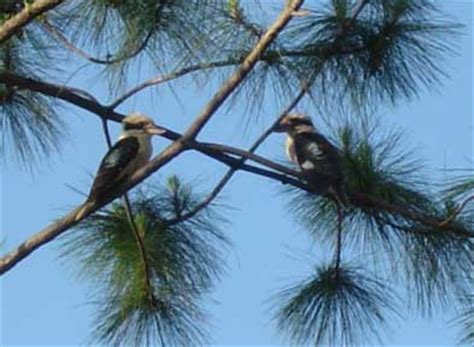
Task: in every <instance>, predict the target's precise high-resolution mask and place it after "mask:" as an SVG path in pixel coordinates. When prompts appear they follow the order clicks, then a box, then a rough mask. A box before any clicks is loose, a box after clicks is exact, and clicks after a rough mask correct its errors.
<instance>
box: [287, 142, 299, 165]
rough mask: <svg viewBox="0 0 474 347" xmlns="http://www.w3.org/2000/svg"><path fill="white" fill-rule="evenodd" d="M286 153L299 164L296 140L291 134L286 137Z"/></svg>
mask: <svg viewBox="0 0 474 347" xmlns="http://www.w3.org/2000/svg"><path fill="white" fill-rule="evenodd" d="M286 155H287V156H288V158H290V160H291V161H292V162H293V163H295V164H298V157H297V156H296V149H295V141H294V140H293V138H292V137H291V136H288V137H287V138H286Z"/></svg>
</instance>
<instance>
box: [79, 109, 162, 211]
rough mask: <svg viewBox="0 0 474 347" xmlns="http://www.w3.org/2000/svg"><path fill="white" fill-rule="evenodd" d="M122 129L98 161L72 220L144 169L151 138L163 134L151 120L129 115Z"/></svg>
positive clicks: (137, 114)
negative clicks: (80, 204)
mask: <svg viewBox="0 0 474 347" xmlns="http://www.w3.org/2000/svg"><path fill="white" fill-rule="evenodd" d="M122 125H123V128H122V133H121V134H120V136H119V139H118V141H117V142H116V143H115V144H114V145H113V146H112V147H111V148H110V149H109V151H108V152H107V153H106V154H105V156H104V158H103V159H102V161H101V163H100V166H99V169H98V171H97V174H96V176H95V179H94V183H93V184H92V188H91V190H90V193H89V196H88V198H87V200H86V202H85V203H84V205H83V207H82V208H81V211H80V212H79V213H78V214H77V217H76V220H78V219H81V218H82V217H83V215H84V213H85V209H86V208H87V207H88V206H90V205H93V204H96V203H98V202H99V203H100V201H101V200H102V199H104V198H106V197H107V196H108V195H109V194H110V193H111V192H112V191H113V190H114V189H116V188H117V187H118V186H120V185H121V184H122V183H123V182H124V181H125V180H126V179H127V178H128V177H130V176H131V175H133V173H135V172H136V171H137V170H138V169H140V168H141V167H142V166H144V165H145V164H146V163H147V162H148V160H149V159H150V157H151V153H152V144H151V136H152V135H160V134H162V133H164V132H165V131H164V130H163V129H161V128H159V127H157V126H156V125H155V123H154V122H153V120H151V119H150V118H148V117H147V116H144V115H142V114H140V113H132V114H131V115H129V116H127V117H125V118H124V119H123V121H122Z"/></svg>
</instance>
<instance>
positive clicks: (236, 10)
mask: <svg viewBox="0 0 474 347" xmlns="http://www.w3.org/2000/svg"><path fill="white" fill-rule="evenodd" d="M463 30H464V28H463V27H462V26H461V25H459V24H457V23H456V22H454V21H452V20H450V19H449V18H448V17H447V16H446V15H445V14H444V13H442V11H441V10H440V9H439V8H438V7H437V5H436V3H433V2H431V1H428V0H359V1H356V0H328V1H317V2H311V1H307V2H304V1H303V0H289V1H286V3H285V5H284V6H282V5H281V4H280V5H279V7H278V8H274V7H273V6H270V5H268V3H265V2H263V1H256V0H255V1H239V0H222V1H211V0H173V1H171V0H153V1H152V0H138V1H130V0H90V1H89V0H77V1H57V0H56V1H55V0H36V1H24V0H21V1H17V0H6V1H3V2H2V4H1V6H0V45H1V46H0V62H1V69H0V110H1V114H0V117H1V122H0V124H1V132H2V144H1V150H2V155H3V157H4V158H5V161H7V160H8V161H14V162H15V165H17V166H18V167H19V168H23V167H27V168H28V169H30V170H35V168H37V167H38V166H40V165H41V164H42V163H43V162H44V160H45V158H48V157H51V156H55V155H57V154H58V153H59V152H60V149H61V147H62V145H63V142H64V141H67V138H68V137H67V136H65V134H67V133H68V132H70V131H71V129H68V118H67V117H68V116H67V115H66V114H65V112H63V110H65V109H69V108H67V107H68V106H71V105H72V106H74V107H76V108H79V109H82V110H83V111H87V112H84V114H92V115H94V116H96V117H99V118H100V120H101V122H102V123H101V124H102V125H103V131H104V136H105V137H106V139H107V142H108V143H109V144H110V143H111V140H110V135H109V130H108V127H109V125H110V124H111V123H118V122H120V121H121V120H122V119H123V118H124V116H125V115H124V114H122V113H121V112H119V111H118V109H119V108H120V106H121V105H123V104H124V103H125V102H127V101H129V100H130V99H131V98H142V99H141V100H146V98H149V95H148V96H144V94H143V91H145V90H149V89H154V88H157V86H158V85H169V86H170V88H173V90H175V94H176V96H177V98H178V99H179V95H180V94H181V91H184V90H186V87H187V86H186V85H179V84H175V83H174V82H176V81H179V80H180V79H183V78H185V77H191V78H192V79H193V80H194V81H195V82H196V83H197V84H198V85H199V86H200V88H201V89H204V88H205V89H207V90H210V91H213V90H215V84H216V83H217V82H216V81H221V82H222V81H223V82H222V83H221V85H220V87H219V88H218V90H217V92H216V93H215V94H213V96H212V97H211V98H210V99H209V100H208V102H207V104H206V105H205V107H203V109H202V111H201V112H200V113H199V114H198V115H197V116H196V117H195V118H194V119H193V120H192V121H191V122H189V124H186V123H184V124H183V127H184V129H186V130H185V131H184V132H183V133H178V132H176V131H173V130H171V129H166V132H165V133H164V134H163V135H162V136H163V137H165V138H167V139H169V140H171V141H172V142H171V144H170V145H169V146H168V147H167V148H166V149H165V150H163V151H162V152H161V153H159V154H158V155H157V156H156V157H154V158H153V159H152V160H151V161H150V162H149V163H148V164H147V165H146V166H145V167H144V168H143V169H142V170H140V171H139V172H138V173H137V174H135V175H133V176H132V177H131V178H129V179H128V180H127V181H126V182H125V183H124V184H122V185H121V186H120V187H118V188H117V189H116V191H113V192H110V195H109V196H108V197H107V198H106V199H104V201H101V202H100V203H96V204H94V205H92V206H89V207H88V208H87V211H86V213H85V214H84V218H82V220H78V219H77V218H76V217H77V215H78V212H79V210H80V207H78V208H76V209H73V210H72V211H71V212H70V213H68V214H66V215H65V216H64V217H62V218H60V219H58V220H57V221H54V222H52V224H51V225H49V226H47V227H46V228H45V229H43V230H41V231H40V232H38V233H37V234H34V235H32V236H31V238H29V239H28V240H26V241H25V242H24V243H23V244H21V245H19V246H18V247H17V248H15V249H13V250H12V251H10V252H9V253H6V254H5V255H4V256H3V257H2V259H1V261H0V269H1V271H0V272H1V273H2V274H3V273H5V272H7V271H10V270H13V268H14V267H15V265H16V264H18V263H19V262H20V261H22V260H23V259H25V258H27V257H28V256H29V255H30V254H31V253H32V252H33V251H35V250H36V249H38V248H40V247H41V246H43V245H45V244H47V243H49V242H52V241H53V240H54V239H55V238H56V237H57V236H60V235H61V237H60V238H59V239H58V241H55V242H57V243H58V244H60V247H61V249H62V256H61V257H62V258H64V259H65V260H66V261H67V262H71V263H72V264H74V265H75V268H76V269H77V271H78V274H79V275H80V278H82V279H84V281H87V282H89V283H91V286H92V288H93V289H92V290H91V292H92V295H94V296H95V299H96V302H97V307H96V309H97V311H96V312H97V314H96V317H95V321H94V327H95V329H94V331H92V334H91V339H92V341H94V342H99V343H106V344H113V345H115V344H124V345H141V344H146V345H196V344H200V343H206V342H208V337H209V336H208V333H207V331H206V321H207V312H206V309H205V307H206V301H207V300H208V299H209V298H210V297H211V294H212V289H213V288H214V287H215V285H216V282H217V281H218V279H219V277H220V275H221V274H222V273H223V271H224V269H225V265H224V264H225V260H224V256H223V250H224V249H226V248H228V247H229V245H230V241H229V238H228V236H227V235H226V233H225V228H224V225H225V223H226V218H225V217H224V216H223V214H222V211H220V210H219V204H217V203H216V198H217V197H218V196H219V194H220V192H221V190H222V189H223V188H224V187H225V186H226V185H227V183H228V182H229V180H230V179H231V177H232V176H233V175H235V174H236V173H238V172H240V171H246V172H250V173H253V174H255V175H259V176H262V177H264V178H269V179H272V180H274V181H277V182H281V183H284V184H285V189H284V194H283V197H284V198H287V199H288V205H289V210H291V212H292V213H293V214H294V217H295V219H296V220H297V221H298V222H299V223H300V224H301V225H302V226H303V227H304V228H305V229H306V230H307V231H308V233H309V235H310V236H311V237H312V239H314V241H315V242H317V243H318V244H323V245H325V246H327V247H329V248H332V249H333V251H334V252H333V253H334V256H333V257H331V258H329V259H327V261H326V263H321V264H318V265H317V267H316V269H315V270H314V272H313V273H310V274H308V278H307V279H306V280H305V281H303V282H301V283H295V284H294V285H292V286H289V287H288V288H284V289H282V290H281V292H279V293H278V294H276V295H275V296H274V297H273V300H272V302H274V310H273V319H274V321H275V324H276V326H277V327H278V329H279V331H281V332H282V333H283V334H284V335H285V337H286V338H287V339H288V341H289V342H291V343H302V344H314V345H320V344H329V345H334V346H341V345H349V344H355V343H362V344H364V343H368V342H369V341H373V339H375V340H377V339H380V336H381V335H382V334H381V331H382V329H383V327H384V325H386V324H387V325H390V323H391V322H392V321H393V320H394V319H395V318H398V317H399V316H400V315H401V314H402V313H401V312H402V310H401V309H400V307H403V306H402V303H401V300H400V296H401V295H404V296H407V297H408V300H409V302H410V306H412V307H415V308H416V310H418V311H420V312H422V313H425V314H427V315H430V314H433V313H434V312H435V310H437V309H440V308H441V309H443V308H446V307H449V306H455V307H456V308H458V311H459V315H458V316H457V317H454V318H453V323H454V324H456V325H457V326H459V328H460V331H461V333H460V342H461V343H466V344H473V343H474V325H473V321H474V316H473V304H472V295H473V293H474V292H473V275H472V274H473V273H474V243H473V240H474V224H473V213H474V208H473V206H474V205H473V199H474V198H473V194H474V180H473V179H472V171H469V170H467V171H466V174H465V175H463V176H459V177H456V179H455V180H453V182H452V183H450V184H448V186H446V185H445V186H443V187H441V188H439V187H437V186H433V184H431V183H430V182H428V181H427V180H426V179H424V177H421V176H420V175H419V173H420V172H422V171H423V164H422V162H421V160H420V158H418V157H416V155H415V154H414V151H413V150H411V149H407V148H405V147H404V141H405V134H403V133H401V132H397V131H387V129H386V128H385V127H384V124H383V122H382V121H381V120H380V119H379V118H378V117H375V116H371V117H368V116H366V115H367V114H376V112H377V110H378V109H380V107H381V105H387V104H390V105H392V106H395V107H396V106H397V105H399V104H400V103H401V102H404V101H407V100H412V99H414V98H416V97H417V96H419V95H420V93H421V92H422V91H424V90H433V89H435V88H438V87H439V86H440V84H441V81H442V80H443V78H444V77H446V72H445V68H444V65H443V63H444V62H446V61H447V59H448V58H449V57H450V56H452V55H453V53H456V45H455V42H456V39H457V38H458V37H459V35H461V34H462V33H463ZM71 62H73V63H71ZM78 64H81V65H83V64H85V66H86V68H90V69H94V71H100V74H101V76H102V79H101V81H99V82H98V83H99V84H100V86H98V87H100V88H102V89H103V90H106V91H107V92H108V102H103V101H101V98H100V97H98V96H96V95H94V93H92V92H88V91H85V90H82V89H78V88H74V87H72V86H69V85H68V83H67V82H66V83H63V81H67V80H68V79H69V78H71V77H72V76H73V75H74V74H76V73H77V71H78V70H77V69H76V66H78ZM79 69H82V67H81V68H79ZM143 70H146V71H147V72H148V71H153V73H154V74H155V76H156V77H151V78H150V76H145V77H143V76H142V74H140V71H143ZM137 76H138V77H139V78H140V79H142V78H143V79H144V82H140V83H139V84H136V80H137ZM147 78H148V79H147ZM306 99H309V100H310V101H314V104H311V105H312V106H311V109H312V110H313V111H314V110H317V111H318V112H321V113H325V112H326V113H327V112H328V111H329V110H335V109H337V110H339V111H340V113H342V112H344V113H345V114H346V116H345V117H342V118H341V120H337V119H336V117H334V119H332V123H333V124H331V126H332V128H331V130H332V133H331V134H329V135H330V137H331V140H332V142H333V143H334V144H336V145H337V147H338V148H339V149H340V153H341V156H342V159H343V170H344V177H345V191H346V194H347V200H348V203H347V204H346V206H344V211H343V219H342V220H340V218H339V217H340V216H338V201H336V200H335V199H334V198H333V197H331V196H319V195H315V194H313V193H312V192H311V189H310V187H309V186H308V184H307V183H306V182H305V181H304V179H303V177H302V175H301V173H300V172H299V171H298V169H297V168H295V167H292V166H291V165H289V164H288V163H286V162H285V163H279V162H275V161H272V160H271V159H269V158H265V157H263V156H260V155H257V154H255V152H256V151H257V149H258V148H259V147H260V145H261V144H262V143H263V142H264V141H265V140H266V139H267V138H268V137H269V135H270V134H271V133H272V130H273V128H274V126H275V125H276V124H277V123H278V122H279V120H280V119H282V117H284V116H285V115H287V114H288V113H290V112H291V111H292V110H293V109H294V108H295V107H296V106H297V105H298V104H300V103H301V102H302V101H303V100H306ZM143 102H145V101H143ZM266 102H274V103H276V104H277V105H279V106H281V113H280V114H279V115H274V118H273V120H272V122H271V123H270V124H269V125H268V127H267V129H266V130H265V131H263V132H262V134H261V136H260V137H259V138H258V139H256V141H255V142H254V144H253V145H252V146H251V147H250V148H248V149H241V148H237V147H231V146H228V145H226V144H220V143H210V142H203V141H200V140H197V137H198V135H199V134H200V133H201V131H202V130H203V129H205V128H206V129H207V128H210V129H212V124H208V123H209V121H210V120H211V118H213V117H215V116H216V111H217V110H218V109H220V108H225V107H226V108H227V109H228V110H232V107H235V105H244V107H246V108H247V110H248V111H247V113H249V114H252V115H257V116H258V115H260V114H262V113H263V112H265V109H264V108H263V107H264V105H265V103H266ZM244 122H249V124H250V122H256V117H255V118H252V119H250V120H244ZM242 137H243V134H242ZM105 150H106V148H104V152H105ZM188 151H195V152H198V153H200V154H203V155H205V156H207V157H209V158H212V159H213V160H215V161H217V162H220V163H223V164H224V165H226V166H228V171H227V173H226V174H225V175H224V176H223V178H222V180H221V181H220V182H219V183H218V184H217V185H216V186H215V187H214V188H213V189H212V190H211V191H210V192H208V193H207V194H202V193H199V192H196V189H195V187H194V186H193V185H192V184H190V183H186V182H184V181H183V180H182V179H181V178H179V176H178V174H179V173H176V174H175V175H171V176H170V177H169V178H168V180H167V183H166V184H160V185H158V186H157V184H155V183H153V184H151V183H150V180H149V181H147V182H146V183H143V181H144V180H145V179H146V178H148V177H149V176H151V175H153V174H155V173H157V172H159V171H160V169H162V168H163V167H165V166H167V164H168V163H169V162H171V161H172V160H179V159H180V158H182V155H183V154H184V153H186V152H188ZM152 181H153V180H152ZM153 182H155V181H153ZM137 186H139V187H138V188H137V189H134V190H133V191H130V190H131V189H132V188H134V187H137ZM128 191H130V192H129V193H128V194H127V192H128ZM122 196H123V197H125V199H124V200H120V199H118V198H120V197H122ZM347 254H350V255H360V254H364V262H363V263H362V262H360V261H358V262H357V261H355V260H350V258H351V257H350V256H348V255H347ZM367 254H368V255H367ZM354 258H355V257H354ZM25 260H26V259H25ZM381 268H383V269H386V270H390V274H391V276H392V277H393V278H392V279H391V280H389V278H387V275H385V272H384V271H380V269H381Z"/></svg>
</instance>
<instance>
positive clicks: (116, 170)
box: [89, 137, 139, 199]
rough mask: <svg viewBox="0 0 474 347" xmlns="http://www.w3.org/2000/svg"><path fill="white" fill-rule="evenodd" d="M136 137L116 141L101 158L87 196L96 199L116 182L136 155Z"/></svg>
mask: <svg viewBox="0 0 474 347" xmlns="http://www.w3.org/2000/svg"><path fill="white" fill-rule="evenodd" d="M138 147H139V143H138V139H137V138H135V137H126V138H123V139H121V140H119V141H117V142H116V143H115V144H114V145H113V146H112V147H111V148H110V149H109V151H108V152H107V154H106V155H105V156H104V158H103V159H102V161H101V163H100V166H99V169H98V170H97V175H96V177H95V179H94V183H93V184H92V188H91V192H90V195H89V197H90V198H91V199H96V198H97V197H99V196H101V195H102V193H104V192H106V191H108V190H109V189H110V188H111V186H113V185H114V184H116V183H117V180H118V179H119V177H120V174H121V173H122V172H123V170H124V169H125V168H126V167H127V165H128V164H129V163H130V162H131V161H132V160H133V159H134V158H135V157H136V156H137V153H138Z"/></svg>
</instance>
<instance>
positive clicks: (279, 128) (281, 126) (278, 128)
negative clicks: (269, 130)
mask: <svg viewBox="0 0 474 347" xmlns="http://www.w3.org/2000/svg"><path fill="white" fill-rule="evenodd" d="M287 130H288V122H286V121H285V120H284V119H283V120H282V121H281V122H280V123H278V124H277V125H275V127H273V131H274V132H276V133H284V132H285V131H287Z"/></svg>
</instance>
